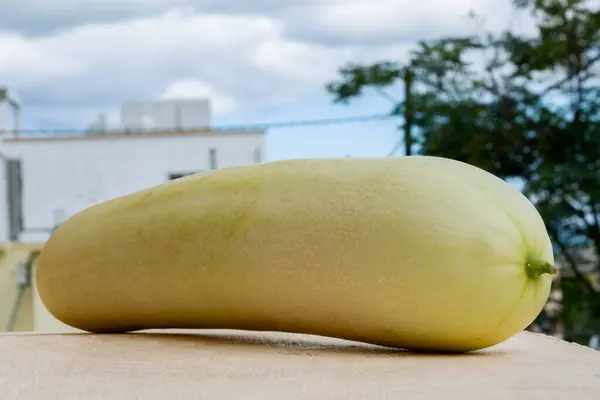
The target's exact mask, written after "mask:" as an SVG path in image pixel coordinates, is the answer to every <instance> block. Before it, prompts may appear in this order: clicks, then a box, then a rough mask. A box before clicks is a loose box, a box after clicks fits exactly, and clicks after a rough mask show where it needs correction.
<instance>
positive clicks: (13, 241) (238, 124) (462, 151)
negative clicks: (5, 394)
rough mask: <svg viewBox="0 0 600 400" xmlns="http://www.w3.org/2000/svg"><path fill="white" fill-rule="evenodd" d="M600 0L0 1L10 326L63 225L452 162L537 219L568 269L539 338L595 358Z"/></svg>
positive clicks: (0, 207) (1, 289) (18, 321)
mask: <svg viewBox="0 0 600 400" xmlns="http://www.w3.org/2000/svg"><path fill="white" fill-rule="evenodd" d="M599 78H600V0H588V1H584V0H514V1H511V0H446V1H443V2H442V1H435V0H420V1H409V0H319V1H317V0H289V1H276V0H255V1H252V2H249V1H248V2H247V1H242V0H120V1H119V2H116V1H114V0H113V1H110V0H69V1H67V0H54V1H52V2H43V1H41V0H20V1H17V0H3V1H2V2H1V4H0V176H1V177H2V179H3V183H2V184H0V242H1V243H2V244H1V246H0V331H31V330H35V331H63V330H69V328H68V327H65V326H63V325H61V324H60V323H59V322H58V321H56V320H54V319H53V318H52V317H51V316H50V315H49V314H48V313H47V312H46V311H45V309H44V307H43V305H42V304H41V303H40V301H39V298H38V297H37V294H36V291H35V282H34V281H33V277H34V274H33V271H34V268H35V258H36V257H37V255H38V254H39V251H40V249H41V247H42V246H43V243H44V241H45V240H46V239H47V238H48V236H49V235H50V234H51V232H52V231H53V229H55V228H56V227H57V226H58V225H60V223H61V222H63V221H64V220H65V219H66V218H68V217H70V216H71V215H73V214H74V213H76V212H78V211H80V210H82V209H84V208H87V207H89V206H91V205H93V204H95V203H98V202H101V201H105V200H108V199H110V198H113V197H116V196H120V195H123V194H127V193H131V192H133V191H137V190H140V189H143V188H145V187H148V186H153V185H156V184H160V183H163V182H166V181H168V180H171V179H177V178H179V177H182V176H185V175H188V174H192V173H196V172H200V171H205V170H209V169H217V168H224V167H229V166H234V165H244V164H250V163H257V162H264V161H274V160H281V159H289V158H315V157H403V156H407V155H418V154H430V155H438V156H445V157H449V158H454V159H458V160H461V161H465V162H468V163H470V164H473V165H476V166H478V167H481V168H484V169H486V170H488V171H490V172H492V173H494V174H496V175H497V176H499V177H501V178H503V179H505V180H507V181H508V182H510V183H511V184H513V185H514V186H515V187H516V188H518V189H519V190H521V191H522V192H523V193H524V194H525V195H526V196H528V198H529V199H530V200H531V201H532V202H533V203H534V204H535V205H536V206H537V207H538V209H539V210H540V212H541V214H542V216H543V218H544V220H545V222H546V225H547V228H548V232H549V233H550V235H551V237H552V241H553V244H554V246H555V250H556V258H557V264H558V266H559V268H560V272H559V274H558V275H557V276H556V279H555V282H554V287H553V291H552V294H551V297H550V299H549V301H548V303H547V305H546V307H545V309H544V311H543V312H542V313H541V314H540V316H539V317H538V319H537V320H536V321H535V323H534V324H532V325H531V326H530V327H529V328H528V329H530V330H532V331H537V332H543V333H546V334H549V335H554V336H556V337H559V338H564V339H567V340H570V341H576V342H578V343H581V344H584V345H587V346H590V347H594V348H600V336H599V335H600V278H599V276H600V274H599V269H598V257H599V254H600V173H599V172H600V100H599V99H600V79H599Z"/></svg>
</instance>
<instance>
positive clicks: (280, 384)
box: [0, 331, 600, 400]
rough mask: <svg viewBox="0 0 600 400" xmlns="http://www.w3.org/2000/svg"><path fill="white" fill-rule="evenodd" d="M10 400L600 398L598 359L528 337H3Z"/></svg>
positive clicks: (4, 394) (0, 347)
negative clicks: (481, 341) (431, 346)
mask: <svg viewBox="0 0 600 400" xmlns="http://www.w3.org/2000/svg"><path fill="white" fill-rule="evenodd" d="M0 391H1V392H0V399H2V400H16V399H19V400H24V399H28V400H29V399H35V400H38V399H39V400H42V399H47V400H51V399H61V400H69V399H89V400H93V399H110V400H120V399H127V400H131V399H161V400H162V399H165V400H168V399H173V400H179V399H181V400H185V399H227V400H236V399H261V400H269V399H280V400H286V399H315V400H317V399H318V400H325V399H347V400H351V399H372V400H377V399H398V400H399V399H402V400H404V399H427V400H434V399H460V400H465V399H478V400H479V399H486V400H490V399H501V400H516V399H533V400H534V399H545V400H546V399H568V400H578V399H590V400H591V399H600V352H598V351H595V350H592V349H589V348H586V347H582V346H578V345H575V344H569V343H566V342H561V341H558V340H556V339H553V338H550V337H547V336H541V335H536V334H532V333H522V334H520V335H517V336H516V337H514V338H512V339H510V340H508V341H506V342H504V343H503V344H500V345H498V346H495V347H492V348H489V349H487V350H485V351H481V352H479V353H474V354H469V355H445V356H443V355H423V354H410V353H407V352H403V351H399V350H391V349H384V348H379V347H375V346H368V345H362V344H358V343H353V342H346V341H338V340H334V339H328V338H321V337H314V336H301V335H282V334H271V333H262V334H259V333H249V332H229V331H204V332H202V333H196V332H193V333H190V332H183V333H182V332H174V331H172V332H170V333H168V334H167V333H164V332H163V333H159V332H153V333H135V334H126V335H93V334H0Z"/></svg>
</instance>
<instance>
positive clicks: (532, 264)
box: [525, 257, 557, 279]
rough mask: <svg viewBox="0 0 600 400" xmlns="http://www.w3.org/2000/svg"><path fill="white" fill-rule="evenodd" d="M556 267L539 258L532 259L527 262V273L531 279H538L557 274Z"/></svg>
mask: <svg viewBox="0 0 600 400" xmlns="http://www.w3.org/2000/svg"><path fill="white" fill-rule="evenodd" d="M556 271H557V270H556V267H555V266H554V265H552V264H551V263H549V262H547V261H544V260H541V259H539V258H537V257H530V258H529V259H528V260H527V261H526V262H525V273H526V274H527V276H528V277H529V278H530V279H537V278H539V277H540V276H541V275H543V274H550V275H555V274H556Z"/></svg>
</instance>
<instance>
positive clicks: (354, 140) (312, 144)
mask: <svg viewBox="0 0 600 400" xmlns="http://www.w3.org/2000/svg"><path fill="white" fill-rule="evenodd" d="M389 109H390V104H389V103H388V102H387V101H385V100H382V99H380V98H377V97H376V96H365V97H362V98H358V99H357V100H355V101H352V102H350V103H349V104H347V105H344V104H332V101H331V99H330V98H329V97H327V95H322V96H314V97H313V98H310V99H306V100H303V101H302V102H299V103H297V104H292V105H285V106H281V107H269V108H264V109H257V110H251V111H249V112H246V113H240V114H239V115H233V116H230V117H225V118H222V119H216V120H215V124H216V125H228V124H238V123H240V124H243V123H263V122H284V121H303V120H319V119H329V118H352V117H356V116H366V115H377V114H384V113H387V112H388V111H389ZM400 123H401V120H399V119H398V118H390V119H387V120H386V119H382V120H371V121H368V122H350V123H342V124H331V125H329V124H326V125H321V126H310V125H309V126H299V127H285V128H284V127H275V128H269V129H268V130H267V134H266V141H267V157H268V159H269V160H278V159H287V158H303V157H345V156H348V155H350V156H354V157H380V156H384V155H386V154H387V153H388V152H389V151H390V149H392V147H393V146H394V144H395V143H396V141H397V140H398V137H399V136H400V131H399V130H398V125H399V124H400Z"/></svg>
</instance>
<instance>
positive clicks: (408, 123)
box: [404, 66, 414, 156]
mask: <svg viewBox="0 0 600 400" xmlns="http://www.w3.org/2000/svg"><path fill="white" fill-rule="evenodd" d="M413 82H414V74H413V71H412V70H411V68H410V66H408V67H406V68H404V154H405V155H407V156H410V155H412V144H413V137H412V127H413V124H414V110H413V97H412V89H413Z"/></svg>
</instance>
